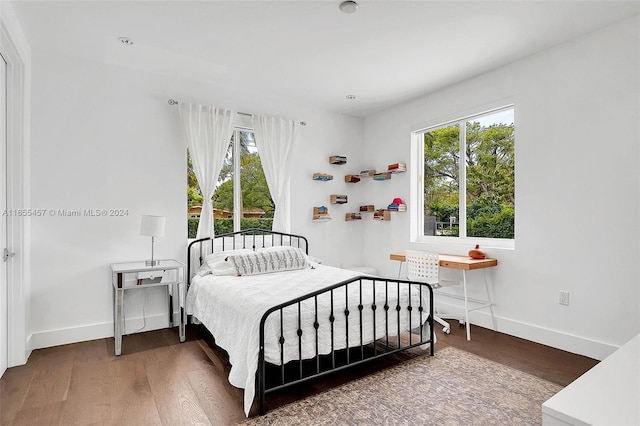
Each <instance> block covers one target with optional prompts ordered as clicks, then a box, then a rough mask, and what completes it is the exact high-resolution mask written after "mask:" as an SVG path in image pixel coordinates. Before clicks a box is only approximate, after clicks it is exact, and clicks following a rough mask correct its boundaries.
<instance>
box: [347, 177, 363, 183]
mask: <svg viewBox="0 0 640 426" xmlns="http://www.w3.org/2000/svg"><path fill="white" fill-rule="evenodd" d="M344 181H345V182H347V183H357V182H360V176H358V175H346V176H345V177H344Z"/></svg>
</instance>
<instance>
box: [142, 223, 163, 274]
mask: <svg viewBox="0 0 640 426" xmlns="http://www.w3.org/2000/svg"><path fill="white" fill-rule="evenodd" d="M140 235H144V236H145V237H151V260H147V261H145V263H144V264H145V265H147V266H157V265H158V264H159V263H160V261H159V260H154V259H153V243H154V242H155V238H156V237H162V236H163V235H164V216H153V215H143V216H142V220H141V221H140Z"/></svg>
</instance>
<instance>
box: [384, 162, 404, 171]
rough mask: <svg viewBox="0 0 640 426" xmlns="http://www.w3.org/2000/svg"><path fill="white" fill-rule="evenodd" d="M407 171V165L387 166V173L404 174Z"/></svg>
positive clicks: (395, 164)
mask: <svg viewBox="0 0 640 426" xmlns="http://www.w3.org/2000/svg"><path fill="white" fill-rule="evenodd" d="M406 171H407V164H406V163H393V164H389V166H387V172H389V173H404V172H406Z"/></svg>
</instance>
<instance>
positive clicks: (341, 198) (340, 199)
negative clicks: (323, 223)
mask: <svg viewBox="0 0 640 426" xmlns="http://www.w3.org/2000/svg"><path fill="white" fill-rule="evenodd" d="M347 202H348V201H347V196H346V195H339V194H331V204H345V203H347Z"/></svg>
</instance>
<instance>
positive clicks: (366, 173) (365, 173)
mask: <svg viewBox="0 0 640 426" xmlns="http://www.w3.org/2000/svg"><path fill="white" fill-rule="evenodd" d="M375 174H376V171H375V170H374V169H368V170H362V171H361V172H360V177H363V178H365V177H373V176H375Z"/></svg>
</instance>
